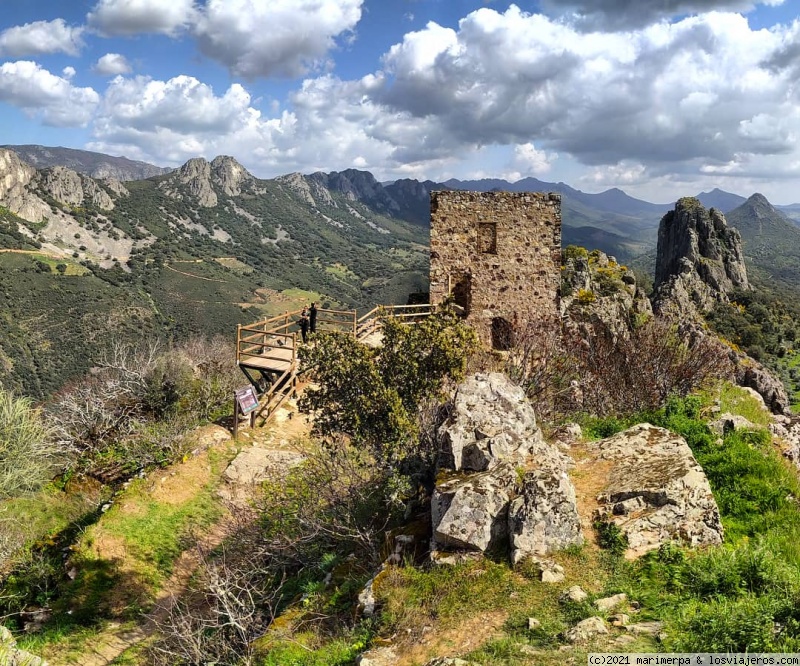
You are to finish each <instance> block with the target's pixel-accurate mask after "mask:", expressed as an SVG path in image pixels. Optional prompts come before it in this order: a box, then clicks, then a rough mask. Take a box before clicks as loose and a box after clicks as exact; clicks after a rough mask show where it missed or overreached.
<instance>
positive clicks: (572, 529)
mask: <svg viewBox="0 0 800 666" xmlns="http://www.w3.org/2000/svg"><path fill="white" fill-rule="evenodd" d="M508 525H509V535H510V539H511V560H512V562H513V563H514V564H517V563H518V562H519V561H520V560H522V559H524V558H525V557H539V556H542V555H547V554H548V553H550V552H553V551H557V550H563V549H564V548H566V547H567V546H572V545H580V544H582V543H583V535H582V534H581V528H580V519H579V517H578V511H577V500H576V498H575V487H574V486H573V485H572V481H570V479H569V477H568V476H567V473H566V470H565V469H563V468H559V467H547V466H545V467H541V468H539V469H535V470H531V471H529V472H526V473H525V476H524V477H523V479H522V492H521V494H520V496H519V497H517V498H515V499H514V500H513V501H512V502H511V505H510V506H509V510H508Z"/></svg>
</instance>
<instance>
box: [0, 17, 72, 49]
mask: <svg viewBox="0 0 800 666" xmlns="http://www.w3.org/2000/svg"><path fill="white" fill-rule="evenodd" d="M83 32H84V28H83V27H82V26H70V25H67V24H66V22H65V21H64V19H60V18H59V19H55V20H53V21H34V22H33V23H26V24H25V25H17V26H14V27H11V28H7V29H6V30H3V32H0V54H2V55H7V56H12V57H15V58H18V57H21V56H32V55H40V54H43V53H66V54H67V55H71V56H77V55H78V54H79V53H80V51H81V49H82V48H83V39H82V35H83Z"/></svg>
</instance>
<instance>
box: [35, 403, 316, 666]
mask: <svg viewBox="0 0 800 666" xmlns="http://www.w3.org/2000/svg"><path fill="white" fill-rule="evenodd" d="M211 428H215V429H216V431H217V433H219V432H220V431H221V430H222V429H221V428H219V427H218V426H208V427H207V429H208V430H210V429H211ZM308 428H309V426H308V423H307V422H306V421H305V419H304V418H301V417H300V416H299V415H298V414H297V410H296V408H295V406H294V404H292V402H290V403H287V406H285V407H281V408H280V409H279V410H278V412H277V413H276V415H275V418H274V419H273V421H272V422H271V424H270V425H269V426H268V427H265V428H256V429H253V430H248V429H245V430H243V431H242V432H241V433H240V437H239V445H240V447H241V448H242V450H243V451H245V450H247V449H248V448H256V447H258V448H259V449H266V450H268V451H275V452H281V453H285V452H286V451H287V450H293V442H294V441H295V440H297V438H298V437H303V436H305V435H307V434H308ZM201 437H202V434H201ZM215 439H216V440H217V443H216V444H211V445H209V446H208V448H207V450H206V451H203V453H201V454H199V455H198V456H196V457H195V458H193V459H191V460H189V461H187V462H184V463H177V464H175V465H173V466H172V467H171V468H169V469H167V470H157V471H156V472H154V473H153V474H152V475H151V476H150V477H149V478H148V480H147V484H148V486H149V487H150V495H151V496H152V497H153V499H158V500H159V501H172V502H175V503H179V502H180V501H181V495H182V494H185V493H187V492H189V491H191V490H192V489H196V488H197V485H196V484H197V483H200V482H203V472H202V471H201V468H203V467H204V466H207V464H208V460H207V459H208V451H214V449H218V450H220V451H221V450H222V449H223V448H224V447H226V446H229V445H230V444H231V443H232V440H230V439H227V440H223V439H222V437H220V436H219V434H217V436H216V438H215ZM204 457H205V460H204ZM212 481H213V482H214V483H216V485H217V488H218V489H219V490H218V492H220V490H223V489H224V490H225V491H227V492H225V493H224V494H225V496H226V497H228V498H230V497H234V498H235V497H236V496H237V495H238V497H240V498H242V501H245V502H247V499H248V490H247V489H246V488H244V487H240V488H238V491H239V492H238V493H237V492H236V491H237V488H236V487H235V484H230V483H226V480H225V479H224V478H223V471H222V470H220V473H219V475H218V476H217V478H216V479H215V480H214V479H212ZM232 485H233V488H232ZM220 494H222V493H220ZM123 501H124V500H123ZM231 501H234V502H235V501H236V500H235V499H233V500H231ZM233 508H234V509H235V507H233ZM239 527H241V521H239V520H237V519H236V518H235V517H234V516H233V515H232V514H231V512H230V511H227V510H226V511H225V512H224V513H223V515H222V517H221V518H220V519H219V520H218V521H217V522H216V523H215V524H214V525H212V526H210V527H209V528H207V529H206V530H204V532H203V533H202V534H200V535H198V537H197V539H196V542H195V543H196V544H197V545H198V546H200V547H199V548H195V547H192V548H190V549H188V550H185V551H184V552H183V553H182V554H181V555H180V557H179V558H178V560H177V561H176V562H175V564H174V566H173V573H172V575H171V576H170V578H169V579H168V580H167V581H166V582H165V583H164V584H163V586H162V587H161V589H160V590H159V591H158V593H157V595H156V598H155V602H154V605H153V607H152V609H151V610H150V611H149V612H148V613H147V614H146V615H144V616H143V617H142V619H141V622H140V623H139V624H138V626H136V627H133V628H132V627H131V626H130V624H121V623H119V622H112V623H110V624H108V625H107V626H106V627H105V628H104V629H103V630H102V631H100V632H99V633H98V634H95V635H94V636H92V637H91V639H90V641H87V643H86V644H85V645H83V646H81V649H80V652H79V653H78V652H76V651H75V650H72V654H69V655H55V656H50V655H45V656H46V658H47V660H48V663H49V664H51V666H108V664H111V663H112V662H113V661H114V660H115V659H117V658H118V657H120V656H121V655H122V654H123V653H124V652H126V651H127V650H129V649H131V648H133V647H135V646H137V645H139V644H141V643H143V642H145V641H147V640H149V639H151V638H152V637H154V636H155V635H156V633H157V630H158V626H159V625H160V624H163V623H164V621H165V620H166V619H167V618H168V617H169V613H170V611H171V609H172V608H173V607H174V604H175V603H176V602H177V600H178V599H179V598H180V595H181V593H182V592H184V591H185V590H186V588H187V585H188V583H189V580H190V578H191V576H192V574H193V573H194V572H195V571H196V570H197V568H198V566H199V564H200V562H199V557H198V550H199V551H202V552H208V551H209V550H212V549H213V548H215V547H216V546H219V545H220V544H221V543H222V542H223V541H224V539H225V537H226V536H228V535H229V534H230V533H231V532H232V531H233V530H234V529H236V528H239ZM95 548H98V549H100V550H101V551H102V552H103V555H105V556H107V557H110V558H114V557H117V556H121V557H123V558H124V557H125V553H124V548H123V551H122V552H118V551H116V552H115V548H119V544H114V543H113V540H107V541H105V542H103V541H102V540H101V541H100V543H98V544H96V545H95ZM120 594H124V590H121V591H120Z"/></svg>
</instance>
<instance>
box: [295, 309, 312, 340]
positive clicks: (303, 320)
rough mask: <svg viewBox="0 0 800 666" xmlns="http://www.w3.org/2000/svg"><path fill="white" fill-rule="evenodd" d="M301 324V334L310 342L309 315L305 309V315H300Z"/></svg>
mask: <svg viewBox="0 0 800 666" xmlns="http://www.w3.org/2000/svg"><path fill="white" fill-rule="evenodd" d="M297 323H298V324H299V325H300V334H301V335H302V336H303V342H308V326H309V321H308V316H306V314H305V310H303V315H302V316H301V317H300V321H298V322H297Z"/></svg>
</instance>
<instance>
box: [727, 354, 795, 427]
mask: <svg viewBox="0 0 800 666" xmlns="http://www.w3.org/2000/svg"><path fill="white" fill-rule="evenodd" d="M735 362H736V382H737V383H738V384H739V385H740V386H744V387H745V388H751V389H753V390H754V391H756V392H757V393H758V394H759V395H760V396H761V397H762V399H763V400H764V404H765V405H766V406H767V409H769V410H770V411H771V412H772V413H773V414H790V413H791V411H792V409H791V406H792V403H791V401H790V400H789V395H788V394H787V393H786V387H784V385H783V382H781V380H780V379H778V378H777V377H775V376H774V375H773V374H772V373H771V372H770V371H769V370H767V369H766V368H765V367H764V366H763V365H761V364H760V363H758V362H757V361H754V360H753V359H751V358H749V357H742V356H737V357H736V361H735Z"/></svg>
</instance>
